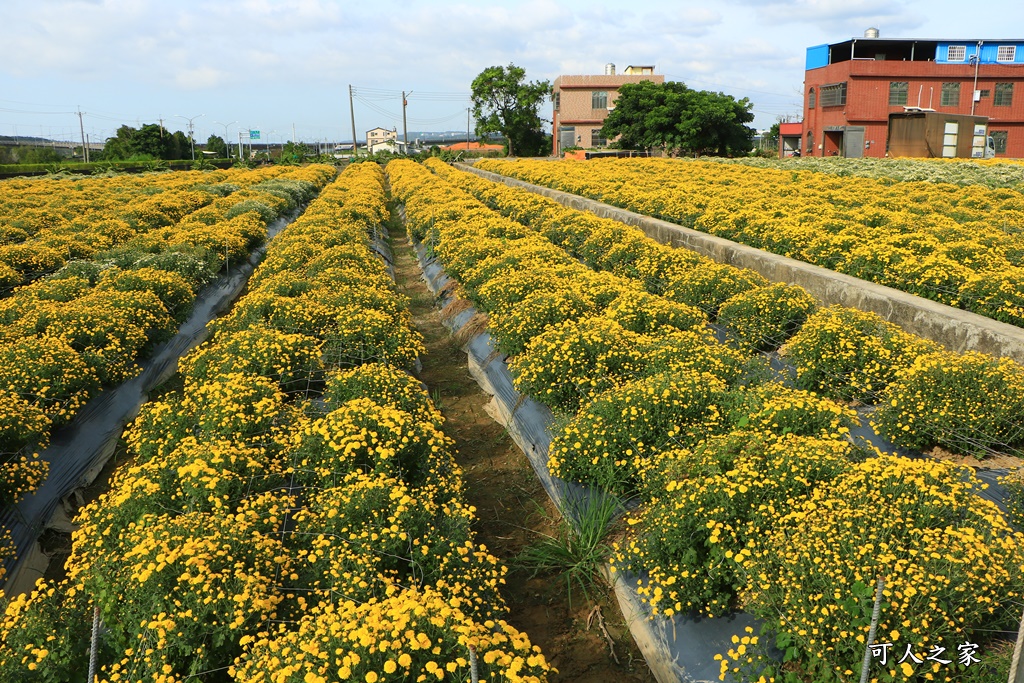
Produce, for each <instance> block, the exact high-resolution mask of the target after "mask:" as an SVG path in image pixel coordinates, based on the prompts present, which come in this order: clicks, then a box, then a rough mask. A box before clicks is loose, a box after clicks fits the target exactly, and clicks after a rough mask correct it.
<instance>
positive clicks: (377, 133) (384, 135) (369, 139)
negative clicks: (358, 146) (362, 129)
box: [366, 127, 398, 154]
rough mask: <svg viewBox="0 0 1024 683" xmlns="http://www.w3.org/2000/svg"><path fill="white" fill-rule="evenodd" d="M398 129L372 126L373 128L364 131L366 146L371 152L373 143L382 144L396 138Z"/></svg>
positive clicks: (371, 152)
mask: <svg viewBox="0 0 1024 683" xmlns="http://www.w3.org/2000/svg"><path fill="white" fill-rule="evenodd" d="M397 139H398V131H397V130H395V129H394V128H392V129H391V130H388V129H387V128H379V127H378V128H374V129H373V130H368V131H366V148H367V149H368V150H369V151H370V154H373V148H374V146H375V145H380V144H383V143H385V142H387V141H389V140H397Z"/></svg>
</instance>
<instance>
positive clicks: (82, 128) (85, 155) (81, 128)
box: [78, 107, 89, 163]
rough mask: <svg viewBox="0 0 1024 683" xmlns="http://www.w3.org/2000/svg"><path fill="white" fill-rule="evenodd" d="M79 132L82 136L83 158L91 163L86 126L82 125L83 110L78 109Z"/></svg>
mask: <svg viewBox="0 0 1024 683" xmlns="http://www.w3.org/2000/svg"><path fill="white" fill-rule="evenodd" d="M78 132H79V133H81V134H82V158H83V159H85V163H89V148H88V147H86V146H85V125H84V124H83V123H82V108H81V107H79V108H78Z"/></svg>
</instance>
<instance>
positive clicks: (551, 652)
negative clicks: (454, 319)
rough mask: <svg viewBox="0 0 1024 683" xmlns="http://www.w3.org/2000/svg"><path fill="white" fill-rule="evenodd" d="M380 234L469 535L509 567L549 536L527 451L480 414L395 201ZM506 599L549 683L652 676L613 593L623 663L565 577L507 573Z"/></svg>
mask: <svg viewBox="0 0 1024 683" xmlns="http://www.w3.org/2000/svg"><path fill="white" fill-rule="evenodd" d="M388 230H389V232H390V233H391V248H392V251H393V253H394V257H395V262H394V270H395V279H396V281H397V282H398V286H399V289H400V291H402V293H404V294H405V295H406V296H408V297H409V299H410V308H411V312H412V316H413V322H414V323H415V325H416V328H417V329H418V330H419V331H420V333H421V334H422V335H423V337H424V340H425V344H426V348H427V351H426V353H425V354H424V355H423V356H422V357H421V359H420V360H421V361H422V363H423V371H422V372H421V373H420V379H421V380H422V381H423V382H424V383H425V384H426V385H427V387H428V388H429V389H430V393H431V397H432V398H433V399H434V402H435V403H436V404H437V406H438V408H440V409H441V411H442V413H444V416H445V419H446V421H447V422H446V424H445V432H446V433H447V434H448V436H450V437H451V438H452V439H454V440H455V445H456V448H457V450H458V456H457V459H458V462H459V465H460V466H461V467H462V469H463V473H464V477H465V482H466V497H467V498H468V502H469V504H470V505H472V506H474V507H475V508H476V515H477V520H478V521H477V524H476V529H475V531H476V533H477V536H478V538H479V539H480V541H481V542H482V543H484V544H485V545H486V546H487V547H488V549H489V550H490V552H491V553H493V554H494V555H496V556H497V557H499V558H501V559H502V561H504V562H505V563H506V564H507V565H509V566H510V567H513V566H514V560H515V557H516V555H518V553H519V552H520V551H522V549H523V548H524V547H526V545H528V544H529V543H531V542H534V541H536V539H537V538H538V533H547V534H553V533H554V523H553V522H552V521H551V520H553V519H556V518H557V515H556V512H555V509H554V506H553V505H552V504H551V502H550V500H549V499H548V497H547V494H546V493H545V492H544V489H543V488H542V487H541V485H540V482H539V481H538V480H537V478H536V476H535V475H534V472H533V470H532V469H531V467H530V464H529V461H528V460H527V458H526V456H524V455H523V454H522V452H521V451H519V449H518V448H517V447H516V446H515V444H514V443H513V442H512V440H511V439H510V438H509V437H508V435H507V434H506V433H505V430H504V428H503V427H502V426H501V425H499V424H498V423H497V422H495V421H494V420H492V419H491V418H490V417H489V416H488V415H487V413H486V412H485V411H484V406H485V405H486V404H487V403H488V401H489V400H490V397H489V396H488V395H486V394H485V393H483V391H481V389H480V387H479V386H478V385H477V383H476V381H475V380H474V379H473V377H472V376H471V375H470V374H469V369H468V367H467V363H466V354H465V353H464V352H463V351H462V350H461V349H460V348H459V345H458V344H457V343H456V342H455V341H454V340H453V338H452V337H451V335H449V333H448V330H447V329H446V328H445V327H444V326H443V325H442V323H441V315H440V312H439V311H438V310H437V308H436V307H435V305H434V297H433V295H432V294H431V293H430V291H429V290H428V289H427V285H426V283H425V282H424V281H423V279H422V271H421V270H420V267H419V264H418V263H417V261H416V256H415V252H414V251H413V247H412V244H411V243H410V241H409V238H408V235H407V234H406V232H405V228H404V226H403V225H402V223H401V221H400V220H399V219H398V216H397V212H396V211H395V210H394V205H392V212H391V221H390V223H389V225H388ZM504 596H505V600H506V601H507V603H508V605H509V608H510V615H509V618H508V621H509V622H510V623H511V624H512V625H514V626H515V627H516V628H518V629H520V630H522V631H525V632H526V633H528V634H529V636H530V640H531V642H533V643H535V644H537V645H539V646H540V647H541V649H542V650H543V651H544V654H545V656H546V657H547V658H548V660H549V661H550V662H551V663H552V665H553V666H554V667H555V668H557V669H558V671H559V673H558V674H556V675H553V676H552V677H551V680H552V681H554V682H558V681H595V682H597V683H605V682H607V683H625V682H636V683H640V682H643V683H647V682H650V681H654V677H653V676H652V675H651V673H650V671H649V670H648V668H647V665H646V663H645V662H644V660H643V656H642V655H641V654H640V651H639V650H638V649H637V647H636V645H635V643H634V642H633V639H632V637H631V636H630V635H629V631H628V629H627V628H626V626H625V624H624V623H623V620H622V615H621V614H620V613H619V610H618V606H617V605H616V603H615V601H614V599H609V598H608V597H607V596H605V597H604V598H603V599H602V600H601V605H602V613H603V614H604V619H605V622H606V624H607V627H608V630H609V632H610V633H611V635H612V637H613V639H614V640H615V651H616V653H617V655H618V657H619V661H620V662H621V665H619V664H615V662H613V661H612V659H611V657H610V655H609V653H608V646H607V644H606V643H605V641H604V638H603V636H602V635H601V634H600V631H599V630H598V628H597V625H596V623H595V625H594V626H593V628H592V629H591V630H589V631H588V630H587V629H586V622H587V615H588V614H589V612H590V610H591V608H592V605H591V604H590V603H589V602H587V601H586V600H584V599H583V597H582V596H579V595H574V600H573V604H572V607H571V608H570V606H569V603H568V600H567V596H566V593H565V584H564V581H562V580H561V579H560V578H559V577H557V576H539V577H537V578H534V579H530V578H529V577H528V574H527V573H525V572H523V571H517V570H515V569H513V570H512V572H511V573H510V575H509V577H508V582H507V585H506V589H505V591H504Z"/></svg>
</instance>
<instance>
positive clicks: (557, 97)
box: [551, 92, 562, 111]
mask: <svg viewBox="0 0 1024 683" xmlns="http://www.w3.org/2000/svg"><path fill="white" fill-rule="evenodd" d="M551 100H552V101H553V102H554V103H555V111H558V107H559V105H561V104H562V93H560V92H556V93H555V94H553V95H552V96H551Z"/></svg>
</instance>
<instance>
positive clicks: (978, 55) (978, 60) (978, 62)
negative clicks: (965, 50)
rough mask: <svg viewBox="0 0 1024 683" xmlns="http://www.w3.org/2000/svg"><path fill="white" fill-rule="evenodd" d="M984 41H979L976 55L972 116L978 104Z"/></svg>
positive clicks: (974, 59)
mask: <svg viewBox="0 0 1024 683" xmlns="http://www.w3.org/2000/svg"><path fill="white" fill-rule="evenodd" d="M984 42H985V41H984V40H979V41H978V47H977V48H976V49H975V50H976V51H975V53H974V58H973V61H974V90H972V91H971V116H974V107H975V105H977V104H978V67H979V66H981V44H982V43H984Z"/></svg>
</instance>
